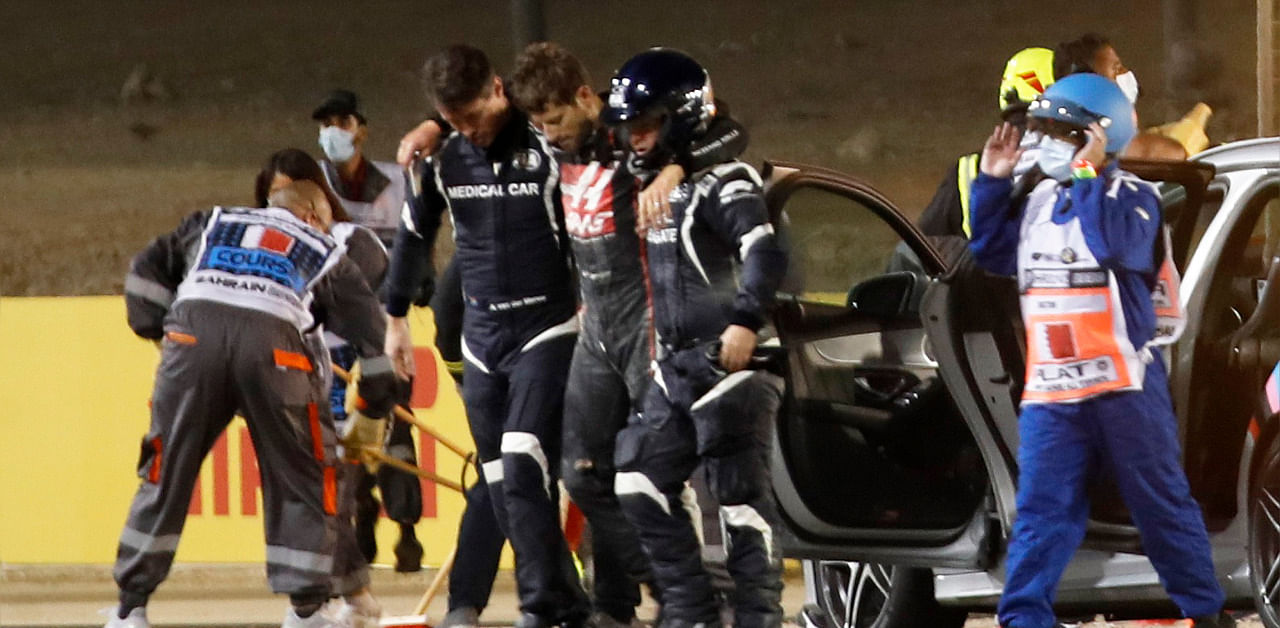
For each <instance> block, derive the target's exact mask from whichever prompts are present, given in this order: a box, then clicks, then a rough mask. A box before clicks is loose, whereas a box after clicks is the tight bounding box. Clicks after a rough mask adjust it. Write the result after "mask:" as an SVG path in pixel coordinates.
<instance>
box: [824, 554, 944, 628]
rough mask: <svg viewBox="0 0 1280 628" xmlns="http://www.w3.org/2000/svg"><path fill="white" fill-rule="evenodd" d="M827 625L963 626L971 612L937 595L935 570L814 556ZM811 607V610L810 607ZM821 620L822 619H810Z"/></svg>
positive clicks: (827, 627) (859, 627) (871, 627)
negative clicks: (946, 604)
mask: <svg viewBox="0 0 1280 628" xmlns="http://www.w3.org/2000/svg"><path fill="white" fill-rule="evenodd" d="M811 567H812V569H813V571H812V572H811V573H812V575H813V587H814V593H815V595H814V596H813V597H814V598H815V599H816V601H817V603H818V605H819V606H821V609H820V610H821V611H822V613H821V614H822V615H825V617H824V618H822V619H823V620H824V621H821V622H820V623H821V624H823V625H824V626H825V628H960V627H961V626H963V625H964V621H965V617H966V613H965V612H964V611H963V610H958V609H951V608H943V607H941V606H939V605H938V601H937V600H936V599H934V597H933V572H932V571H931V570H929V569H920V568H909V567H895V566H892V565H883V564H879V563H857V562H847V561H837V560H819V561H814V564H813V565H812V566H811ZM806 612H807V611H806ZM806 623H819V622H806Z"/></svg>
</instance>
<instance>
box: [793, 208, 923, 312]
mask: <svg viewBox="0 0 1280 628" xmlns="http://www.w3.org/2000/svg"><path fill="white" fill-rule="evenodd" d="M780 222H781V223H782V224H781V225H780V227H781V228H780V232H781V240H782V242H783V245H784V246H785V247H786V248H787V252H788V254H789V256H790V260H789V266H788V272H787V281H786V282H785V283H784V285H783V290H784V291H786V292H789V293H791V294H794V295H796V296H797V297H799V298H801V299H803V300H806V301H817V302H821V303H830V304H838V305H844V304H845V302H846V299H847V297H848V294H849V291H850V289H852V288H853V287H854V286H856V285H858V284H860V283H862V282H863V281H866V280H868V279H871V278H873V277H876V276H879V275H882V274H884V273H886V272H892V271H895V270H918V269H919V267H920V263H919V261H918V259H917V258H916V254H915V253H914V252H912V250H911V248H910V247H909V246H908V245H907V243H906V242H905V241H904V240H903V238H902V237H901V236H899V235H898V233H897V232H896V231H894V229H893V228H892V227H891V226H889V224H888V223H887V222H885V221H884V220H883V219H882V218H880V217H879V216H878V215H877V214H876V213H875V212H874V211H873V210H872V209H871V208H869V207H867V206H866V205H863V204H862V203H859V202H858V201H856V200H853V199H851V198H848V197H846V196H843V195H840V194H836V193H835V192H831V191H828V190H825V189H822V188H817V187H801V188H799V189H797V190H795V191H794V192H792V194H791V195H790V196H789V197H788V199H787V201H786V205H785V206H784V209H783V215H782V218H781V220H780Z"/></svg>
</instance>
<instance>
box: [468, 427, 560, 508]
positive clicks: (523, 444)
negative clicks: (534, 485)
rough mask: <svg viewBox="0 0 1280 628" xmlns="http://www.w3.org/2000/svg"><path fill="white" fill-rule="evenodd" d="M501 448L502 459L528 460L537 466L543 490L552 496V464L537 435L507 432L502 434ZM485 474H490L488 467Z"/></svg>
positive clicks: (509, 480)
mask: <svg viewBox="0 0 1280 628" xmlns="http://www.w3.org/2000/svg"><path fill="white" fill-rule="evenodd" d="M501 448H502V458H515V459H516V460H528V461H532V462H533V463H534V464H535V465H537V467H538V470H539V471H540V472H541V476H542V477H541V481H542V488H543V490H545V491H546V493H547V496H548V497H550V496H551V494H552V490H551V483H552V481H553V480H554V479H555V478H554V476H553V475H552V473H551V463H550V461H549V460H547V454H546V452H545V451H544V450H543V449H542V442H541V441H540V440H538V437H537V435H535V434H533V433H531V432H505V433H503V434H502V446H501ZM485 473H486V474H488V473H489V468H488V467H485ZM486 477H487V475H486ZM505 480H506V481H507V482H508V483H510V482H512V481H513V480H516V478H505Z"/></svg>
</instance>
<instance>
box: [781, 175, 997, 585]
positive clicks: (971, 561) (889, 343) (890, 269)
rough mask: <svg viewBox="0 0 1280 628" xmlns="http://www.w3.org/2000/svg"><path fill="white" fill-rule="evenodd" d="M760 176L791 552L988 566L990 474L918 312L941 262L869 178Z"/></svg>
mask: <svg viewBox="0 0 1280 628" xmlns="http://www.w3.org/2000/svg"><path fill="white" fill-rule="evenodd" d="M765 175H766V177H767V178H768V179H769V184H768V187H767V190H766V199H767V201H768V203H769V207H770V211H771V213H772V217H773V220H774V224H775V226H776V227H777V229H778V232H779V234H780V240H781V242H782V243H783V245H784V247H785V248H786V249H787V251H788V254H789V258H790V265H789V270H788V277H787V280H786V282H785V283H784V286H783V289H782V291H781V294H780V295H779V308H778V311H777V314H776V316H775V323H776V327H777V331H778V336H779V339H780V341H781V344H782V346H783V347H784V348H785V350H786V354H787V368H786V377H787V384H788V385H787V398H786V400H785V402H784V404H783V408H782V411H781V412H780V413H779V418H778V426H777V427H778V429H777V435H778V438H777V441H776V445H775V450H774V457H773V473H774V488H775V491H776V493H777V496H778V502H779V507H780V510H781V513H782V516H783V519H784V523H785V528H786V530H785V531H784V534H783V538H784V541H783V542H784V545H785V549H786V551H787V553H788V555H790V556H795V557H803V558H822V559H829V560H830V559H834V560H840V559H847V560H860V561H876V560H878V559H879V560H883V561H884V562H893V563H897V564H907V565H919V566H943V565H945V566H957V567H959V566H982V565H985V564H986V563H987V562H988V561H989V554H990V552H989V551H988V547H987V544H986V540H987V537H988V533H989V530H990V528H991V525H990V522H991V518H990V517H989V515H988V512H989V510H990V503H989V500H988V499H987V496H988V494H989V491H988V472H987V470H986V468H985V464H984V462H983V458H982V455H981V452H980V451H979V448H978V446H977V443H976V441H975V438H974V436H973V434H972V433H971V432H970V430H969V428H968V426H967V425H966V423H965V420H964V418H963V416H962V414H961V413H960V411H959V409H958V408H957V407H956V404H955V403H954V402H953V401H952V396H951V395H950V394H949V392H948V390H947V387H946V385H945V384H944V382H943V381H942V379H941V378H940V376H939V364H938V360H937V357H936V356H935V355H934V351H933V348H932V346H931V342H930V339H929V337H928V335H927V334H926V330H925V328H924V325H923V324H922V318H921V302H922V297H923V295H924V293H925V291H926V288H927V287H928V286H929V285H930V284H931V283H933V282H934V281H935V280H936V278H938V277H941V276H943V275H945V274H947V273H948V272H949V270H950V263H949V262H948V261H947V259H946V258H945V257H944V255H943V254H942V253H941V252H940V251H939V248H938V247H937V246H935V244H934V243H933V242H931V241H929V240H927V239H926V238H925V237H924V236H923V235H921V234H920V233H919V231H917V230H916V228H915V227H914V226H913V225H912V224H911V222H910V221H909V220H908V219H906V218H905V217H904V216H902V214H901V213H900V212H899V211H898V210H897V208H895V207H894V206H893V204H892V203H891V202H890V201H889V200H888V199H886V198H885V197H884V196H883V195H882V194H880V193H879V192H877V191H876V190H875V189H874V188H872V187H870V186H869V185H867V184H865V183H862V182H860V181H857V180H855V179H853V178H851V177H847V176H845V175H841V174H839V173H835V172H832V171H829V170H825V169H821V168H816V167H809V166H801V165H796V164H784V163H774V164H766V168H765ZM962 244H963V243H962V242H961V243H960V244H959V246H960V247H961V248H962ZM951 248H952V249H953V252H954V250H955V248H956V243H952V247H951ZM951 257H955V255H952V256H951Z"/></svg>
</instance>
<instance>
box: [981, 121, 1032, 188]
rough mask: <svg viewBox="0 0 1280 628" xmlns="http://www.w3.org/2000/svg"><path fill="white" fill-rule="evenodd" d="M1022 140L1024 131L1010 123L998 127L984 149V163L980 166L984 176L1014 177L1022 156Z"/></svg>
mask: <svg viewBox="0 0 1280 628" xmlns="http://www.w3.org/2000/svg"><path fill="white" fill-rule="evenodd" d="M1021 139H1022V131H1019V130H1018V129H1017V127H1015V126H1013V125H1012V124H1009V123H1008V122H1005V123H1004V124H1002V125H1000V126H998V127H996V129H995V131H993V132H992V133H991V137H989V138H987V143H986V145H984V146H983V147H982V161H981V163H979V166H978V167H979V169H980V170H982V174H985V175H987V176H992V177H998V178H1001V179H1008V178H1009V177H1010V176H1012V175H1013V167H1014V166H1015V165H1016V164H1017V163H1018V157H1020V156H1021V155H1022V150H1020V149H1019V148H1018V142H1019V141H1020V140H1021Z"/></svg>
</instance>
